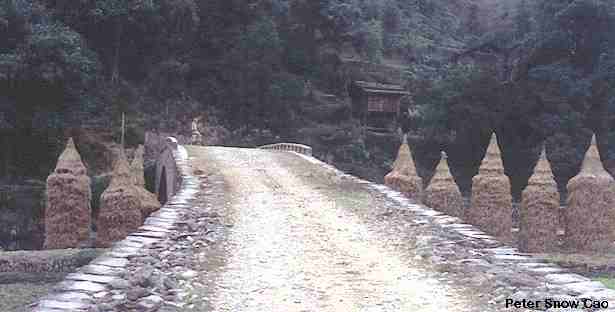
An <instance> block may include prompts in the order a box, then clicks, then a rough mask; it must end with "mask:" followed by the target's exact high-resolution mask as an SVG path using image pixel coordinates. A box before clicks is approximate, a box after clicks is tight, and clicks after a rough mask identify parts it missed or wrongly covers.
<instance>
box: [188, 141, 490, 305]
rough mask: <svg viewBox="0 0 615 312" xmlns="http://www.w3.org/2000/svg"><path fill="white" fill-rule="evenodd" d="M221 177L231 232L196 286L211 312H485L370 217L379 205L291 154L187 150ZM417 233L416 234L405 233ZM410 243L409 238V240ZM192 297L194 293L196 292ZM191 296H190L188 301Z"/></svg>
mask: <svg viewBox="0 0 615 312" xmlns="http://www.w3.org/2000/svg"><path fill="white" fill-rule="evenodd" d="M188 152H189V155H190V157H191V162H192V166H193V167H194V168H195V169H196V168H198V169H199V170H203V171H206V172H208V173H209V174H212V175H220V176H222V177H223V178H224V181H225V184H227V187H228V193H227V196H226V202H225V203H223V204H224V205H225V207H224V208H219V209H223V210H224V211H220V213H224V214H226V215H227V216H228V219H227V221H226V222H228V223H229V226H232V227H230V230H229V231H228V233H227V235H226V237H225V239H224V240H223V241H222V244H223V246H224V247H223V248H221V253H222V254H220V255H219V257H220V258H223V259H225V260H224V261H223V262H219V263H218V264H217V265H210V266H208V267H207V268H206V270H208V271H210V272H211V273H209V274H208V278H206V279H205V280H206V281H209V282H206V283H204V284H203V286H202V287H197V292H199V291H200V292H202V293H203V294H207V295H205V296H203V298H207V300H204V301H203V302H201V304H203V306H202V308H203V310H212V311H487V310H488V309H487V306H486V304H485V305H480V306H477V305H476V304H474V303H473V301H472V300H473V299H476V300H478V295H479V292H478V291H477V290H476V289H472V288H468V287H463V286H460V285H457V286H454V285H453V283H449V282H447V281H446V280H445V279H441V278H442V277H443V276H440V274H437V273H435V272H434V271H433V270H430V269H427V268H426V267H425V265H424V264H420V263H419V262H417V261H416V260H415V257H416V254H415V253H414V252H412V251H411V250H410V249H409V248H408V247H409V246H410V245H412V244H414V243H416V242H413V241H404V238H405V235H401V234H400V235H398V236H397V237H391V236H389V234H388V233H386V232H385V231H383V228H384V227H385V226H386V224H383V223H382V222H380V221H379V220H378V218H374V217H377V216H378V214H380V213H382V212H383V211H388V208H387V206H386V205H387V203H386V202H385V201H383V200H381V199H379V198H377V197H376V196H375V195H374V193H373V191H372V192H370V191H369V190H367V189H365V187H364V186H361V185H359V184H357V183H353V182H350V181H346V182H344V181H341V180H340V179H339V178H338V177H335V176H333V175H331V174H330V173H328V172H326V171H325V170H324V169H323V168H322V167H320V166H318V165H316V164H313V163H310V162H308V161H305V160H303V159H301V156H299V155H297V154H293V153H275V152H271V151H262V150H251V149H236V148H215V147H208V148H203V147H189V148H188ZM414 234H416V233H414ZM414 241H415V240H414ZM196 298H198V296H196ZM196 300H198V299H196Z"/></svg>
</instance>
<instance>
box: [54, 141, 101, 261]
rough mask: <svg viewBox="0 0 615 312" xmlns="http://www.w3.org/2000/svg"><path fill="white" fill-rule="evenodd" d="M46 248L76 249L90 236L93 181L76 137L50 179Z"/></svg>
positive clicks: (63, 153)
mask: <svg viewBox="0 0 615 312" xmlns="http://www.w3.org/2000/svg"><path fill="white" fill-rule="evenodd" d="M46 193H47V206H46V209H45V242H44V248H45V249H63V248H75V247H79V245H80V244H81V243H83V242H86V241H88V239H89V237H90V223H91V217H90V215H91V207H90V200H91V198H92V191H91V189H90V178H89V177H88V176H87V175H86V168H85V166H84V165H83V162H82V161H81V156H80V155H79V152H78V151H77V149H76V148H75V143H74V142H73V139H72V138H69V139H68V143H67V144H66V148H65V149H64V151H63V152H62V154H61V155H60V157H59V158H58V163H57V165H56V168H55V170H54V171H53V173H52V174H51V175H49V177H47V191H46Z"/></svg>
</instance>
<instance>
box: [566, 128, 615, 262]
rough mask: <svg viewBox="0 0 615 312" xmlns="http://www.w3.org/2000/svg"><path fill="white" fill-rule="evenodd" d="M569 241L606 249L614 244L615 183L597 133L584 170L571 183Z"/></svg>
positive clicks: (573, 246) (581, 247) (578, 246)
mask: <svg viewBox="0 0 615 312" xmlns="http://www.w3.org/2000/svg"><path fill="white" fill-rule="evenodd" d="M567 187H568V206H567V207H566V244H567V246H568V247H570V248H571V249H574V250H575V251H576V250H592V251H603V250H605V249H606V248H610V247H612V245H613V239H614V235H613V231H614V227H615V218H614V217H615V216H614V209H615V182H614V181H613V177H612V176H611V175H610V174H609V173H608V172H607V171H606V170H605V169H604V167H603V165H602V162H601V161H600V153H599V152H598V146H597V145H596V136H595V135H594V136H593V137H592V142H591V145H590V147H589V149H588V150H587V152H586V153H585V159H584V160H583V165H582V167H581V172H579V174H578V175H577V176H575V177H573V178H572V179H571V180H570V181H569V182H568V186H567Z"/></svg>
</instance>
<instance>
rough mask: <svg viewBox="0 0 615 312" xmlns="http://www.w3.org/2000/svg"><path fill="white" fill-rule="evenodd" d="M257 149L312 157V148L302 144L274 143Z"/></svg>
mask: <svg viewBox="0 0 615 312" xmlns="http://www.w3.org/2000/svg"><path fill="white" fill-rule="evenodd" d="M259 148H260V149H266V150H274V151H282V152H296V153H299V154H303V155H307V156H312V148H311V147H309V146H307V145H303V144H296V143H276V144H269V145H263V146H261V147H259Z"/></svg>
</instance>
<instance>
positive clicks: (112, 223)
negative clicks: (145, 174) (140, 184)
mask: <svg viewBox="0 0 615 312" xmlns="http://www.w3.org/2000/svg"><path fill="white" fill-rule="evenodd" d="M141 221H142V216H141V202H140V196H139V191H138V190H137V187H136V186H135V185H134V177H133V175H132V173H131V171H130V168H129V166H128V161H127V160H126V156H125V154H124V152H123V151H120V152H119V153H118V157H117V159H116V161H115V164H114V168H113V177H112V178H111V183H110V184H109V187H107V189H106V190H105V191H104V192H103V193H102V195H101V197H100V211H99V213H98V218H97V220H96V227H97V228H98V234H97V236H96V246H98V247H108V246H110V245H111V243H113V242H114V241H117V240H120V239H123V238H124V237H125V236H126V235H128V234H130V233H131V232H134V231H135V230H136V229H137V228H138V227H139V226H140V225H141Z"/></svg>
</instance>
